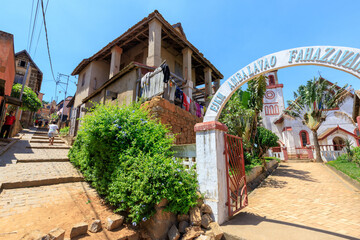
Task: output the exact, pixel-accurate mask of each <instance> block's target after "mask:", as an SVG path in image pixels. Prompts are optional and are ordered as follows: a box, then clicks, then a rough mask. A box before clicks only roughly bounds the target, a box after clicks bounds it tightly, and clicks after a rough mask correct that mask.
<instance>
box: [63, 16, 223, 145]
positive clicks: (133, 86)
mask: <svg viewBox="0 0 360 240" xmlns="http://www.w3.org/2000/svg"><path fill="white" fill-rule="evenodd" d="M164 63H166V65H167V66H168V69H169V71H170V73H169V75H170V79H171V80H170V82H172V84H173V85H172V86H171V84H169V83H168V82H166V84H167V85H166V84H164V85H165V87H164V88H167V89H169V88H173V87H174V86H176V88H177V90H179V91H180V92H181V93H183V94H185V95H186V99H187V100H188V101H189V102H191V103H190V104H192V106H191V107H190V109H189V108H188V109H186V108H184V105H185V104H183V102H181V101H182V100H181V101H177V100H178V99H177V98H176V97H175V100H174V97H173V96H172V97H173V98H171V97H170V98H169V99H164V98H166V97H165V95H166V94H165V93H164V88H163V89H162V90H159V89H157V90H159V93H160V92H162V93H164V94H154V95H152V96H150V97H149V96H147V97H145V98H146V99H147V100H148V101H149V107H150V109H149V110H150V112H151V113H152V114H153V115H156V116H157V117H158V118H159V119H160V121H161V122H163V123H167V124H169V125H170V126H171V128H172V131H173V133H174V134H177V136H176V143H178V144H188V143H195V133H194V131H193V129H194V125H195V123H197V122H200V121H202V117H201V114H199V111H197V110H199V108H202V109H205V107H206V106H207V103H208V102H209V99H210V97H211V96H212V94H213V88H215V90H216V89H217V88H218V87H219V85H220V80H221V79H222V78H223V75H222V74H221V73H220V71H219V70H218V69H217V68H216V67H215V66H214V65H213V64H212V63H211V62H210V61H209V60H208V59H206V58H205V57H204V55H203V54H202V53H201V52H200V51H199V50H198V49H197V48H196V47H195V46H194V45H192V44H191V43H190V42H189V40H188V39H187V37H186V35H185V32H184V29H183V28H182V26H181V24H180V23H177V24H173V25H171V24H170V23H169V22H167V21H166V20H165V19H164V17H163V16H162V15H161V14H160V13H159V12H158V11H156V10H155V11H154V12H152V13H150V14H149V15H148V16H147V17H145V18H144V19H142V20H141V21H139V22H138V23H136V24H135V25H134V26H132V27H131V28H129V29H128V30H127V31H126V32H125V33H124V34H122V35H121V36H119V37H118V38H116V39H114V40H113V41H112V42H110V43H109V44H107V45H106V46H105V47H104V48H102V49H101V50H100V51H98V52H97V53H95V54H94V55H93V56H91V57H89V58H86V59H84V60H82V61H81V62H80V63H79V65H78V66H77V67H76V68H75V69H74V71H73V73H72V75H78V79H79V80H78V84H77V91H76V97H75V100H74V104H73V109H72V114H71V115H72V116H73V118H72V120H71V129H70V132H71V133H74V134H76V133H75V132H76V131H75V129H77V126H78V124H79V121H78V119H79V118H80V119H81V117H82V116H83V115H84V114H85V113H86V108H88V107H91V106H92V103H94V102H96V103H105V102H107V101H118V102H119V104H130V103H131V102H133V101H138V100H139V99H140V98H144V94H143V93H144V91H143V87H142V86H141V84H140V82H141V79H142V78H144V77H146V75H147V74H150V75H151V76H152V77H149V78H150V80H149V82H150V85H151V82H152V81H153V80H152V79H154V81H156V80H155V78H156V77H154V75H152V73H153V71H154V70H155V69H156V68H159V67H160V66H163V64H164ZM155 72H156V70H155ZM164 82H165V81H164ZM204 86H205V87H204ZM203 87H204V88H203ZM160 95H161V96H160ZM175 95H176V94H175ZM185 95H184V96H185ZM154 96H156V98H155V99H151V98H152V97H154ZM159 96H160V98H159ZM161 97H163V98H161ZM194 105H196V109H197V110H195V111H194V107H193V106H194ZM72 129H74V131H73V130H72Z"/></svg>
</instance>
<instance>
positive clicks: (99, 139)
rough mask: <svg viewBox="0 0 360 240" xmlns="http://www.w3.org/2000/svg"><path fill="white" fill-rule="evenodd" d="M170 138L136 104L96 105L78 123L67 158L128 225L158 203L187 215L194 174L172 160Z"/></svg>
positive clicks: (194, 185) (193, 200) (143, 217)
mask: <svg viewBox="0 0 360 240" xmlns="http://www.w3.org/2000/svg"><path fill="white" fill-rule="evenodd" d="M169 133H170V132H169V130H168V129H167V128H166V127H165V126H164V125H161V124H159V123H158V122H156V121H155V120H152V119H150V118H149V117H148V112H147V111H145V110H143V109H140V106H139V104H133V105H130V106H118V105H114V104H106V105H97V106H95V107H94V108H93V109H92V110H91V112H90V113H89V114H87V115H86V116H85V117H84V118H82V121H81V128H80V130H79V132H78V135H77V138H76V141H75V143H74V145H73V147H72V149H71V150H70V152H69V158H70V161H71V162H72V163H73V164H74V165H75V166H77V167H78V168H79V169H80V171H81V172H82V173H83V174H84V176H85V179H86V180H87V181H89V182H90V183H91V185H92V186H93V187H95V188H96V190H97V191H98V193H99V194H100V195H102V196H104V197H105V199H106V200H107V201H108V202H109V203H110V204H112V205H113V206H115V207H116V211H126V212H128V216H129V218H130V219H131V221H133V222H136V223H138V222H140V221H141V220H146V219H148V218H149V217H151V216H152V215H153V214H154V212H155V208H154V207H155V205H156V204H158V203H159V202H160V201H161V200H162V199H167V200H168V202H169V203H168V206H167V210H168V211H172V212H174V213H186V212H187V211H188V210H189V208H190V207H192V206H194V205H195V204H196V200H197V195H196V188H197V180H196V174H195V172H194V170H193V169H191V170H189V171H186V170H185V168H184V166H183V165H182V164H181V163H180V162H178V161H177V160H175V159H174V158H173V152H172V151H171V150H170V147H171V145H172V144H173V141H174V139H173V138H172V137H170V134H169Z"/></svg>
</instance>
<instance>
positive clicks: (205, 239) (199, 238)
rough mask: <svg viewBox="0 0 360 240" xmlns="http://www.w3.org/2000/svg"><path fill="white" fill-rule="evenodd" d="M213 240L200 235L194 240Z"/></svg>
mask: <svg viewBox="0 0 360 240" xmlns="http://www.w3.org/2000/svg"><path fill="white" fill-rule="evenodd" d="M213 239H214V238H211V237H210V236H206V235H200V236H198V237H197V238H195V240H213Z"/></svg>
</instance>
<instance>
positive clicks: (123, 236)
mask: <svg viewBox="0 0 360 240" xmlns="http://www.w3.org/2000/svg"><path fill="white" fill-rule="evenodd" d="M116 239H117V240H139V239H140V234H139V232H138V231H135V230H134V229H130V228H127V227H124V228H122V229H121V230H120V231H117V232H116Z"/></svg>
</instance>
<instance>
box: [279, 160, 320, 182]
mask: <svg viewBox="0 0 360 240" xmlns="http://www.w3.org/2000/svg"><path fill="white" fill-rule="evenodd" d="M309 164H312V163H309ZM272 176H276V177H291V178H297V179H300V180H303V181H308V182H318V181H317V180H316V179H314V178H312V177H311V176H310V172H309V171H303V170H297V169H295V168H292V167H291V166H289V165H280V166H279V167H278V168H277V169H276V171H275V172H274V173H273V174H272Z"/></svg>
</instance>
